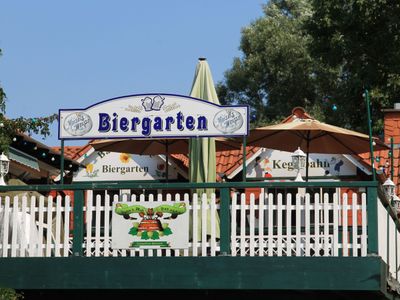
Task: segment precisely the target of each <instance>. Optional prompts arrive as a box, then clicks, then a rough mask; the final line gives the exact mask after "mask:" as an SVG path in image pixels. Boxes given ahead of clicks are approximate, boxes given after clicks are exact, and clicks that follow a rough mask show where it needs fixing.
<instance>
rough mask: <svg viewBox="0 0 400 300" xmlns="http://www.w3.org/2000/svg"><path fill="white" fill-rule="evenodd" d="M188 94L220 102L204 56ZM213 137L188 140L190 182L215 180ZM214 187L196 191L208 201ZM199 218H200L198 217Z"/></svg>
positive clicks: (197, 67)
mask: <svg viewBox="0 0 400 300" xmlns="http://www.w3.org/2000/svg"><path fill="white" fill-rule="evenodd" d="M190 96H191V97H194V98H198V99H202V100H206V101H209V102H212V103H215V104H220V103H219V100H218V96H217V92H216V91H215V87H214V82H213V79H212V75H211V71H210V67H209V66H208V63H207V61H206V59H205V58H199V62H198V64H197V66H196V72H195V76H194V80H193V84H192V89H191V92H190ZM215 153H216V151H215V139H214V138H192V139H191V140H190V142H189V160H190V162H189V179H190V181H191V182H215V181H216V172H217V170H216V158H215ZM214 192H215V191H214V189H197V190H196V193H197V194H198V195H199V197H202V194H203V193H206V194H207V199H208V201H210V197H211V194H212V193H214ZM199 220H200V218H199ZM216 224H217V226H216V230H215V232H216V235H217V237H219V232H220V230H219V218H218V214H217V215H216ZM199 227H200V226H199ZM210 227H211V226H210V214H209V213H208V214H207V234H210V232H211V228H210Z"/></svg>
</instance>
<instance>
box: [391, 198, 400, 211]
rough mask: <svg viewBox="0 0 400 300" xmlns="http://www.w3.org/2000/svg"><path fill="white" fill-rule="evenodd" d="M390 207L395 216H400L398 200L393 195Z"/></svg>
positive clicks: (399, 201)
mask: <svg viewBox="0 0 400 300" xmlns="http://www.w3.org/2000/svg"><path fill="white" fill-rule="evenodd" d="M392 206H393V208H394V209H395V210H396V214H397V215H399V214H400V198H399V197H398V196H397V195H396V194H395V195H393V200H392Z"/></svg>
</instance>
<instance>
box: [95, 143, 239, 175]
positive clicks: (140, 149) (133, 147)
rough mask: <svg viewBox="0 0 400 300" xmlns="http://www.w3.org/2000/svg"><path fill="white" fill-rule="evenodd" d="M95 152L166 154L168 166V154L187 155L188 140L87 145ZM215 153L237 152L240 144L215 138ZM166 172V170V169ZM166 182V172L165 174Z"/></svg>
mask: <svg viewBox="0 0 400 300" xmlns="http://www.w3.org/2000/svg"><path fill="white" fill-rule="evenodd" d="M89 144H90V145H91V146H92V147H93V148H94V149H95V150H96V151H110V152H124V153H131V154H139V155H157V154H166V162H167V165H168V154H188V153H189V139H188V138H169V139H155V138H154V139H152V138H143V139H105V140H94V141H92V142H90V143H89ZM216 147H217V151H227V150H238V149H240V147H241V146H240V143H238V142H236V141H234V140H229V139H224V138H216ZM166 170H168V168H167V169H166ZM166 179H167V180H168V171H167V172H166Z"/></svg>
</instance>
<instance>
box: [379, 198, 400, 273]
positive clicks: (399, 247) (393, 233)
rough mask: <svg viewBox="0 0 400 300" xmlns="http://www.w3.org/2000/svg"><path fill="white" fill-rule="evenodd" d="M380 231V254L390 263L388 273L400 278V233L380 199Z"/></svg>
mask: <svg viewBox="0 0 400 300" xmlns="http://www.w3.org/2000/svg"><path fill="white" fill-rule="evenodd" d="M378 232H379V234H378V254H379V256H381V257H382V259H383V261H384V262H386V263H387V265H388V270H387V271H388V275H390V276H392V277H393V278H395V277H397V278H400V272H399V269H400V267H399V264H400V242H399V241H400V233H399V231H398V230H397V228H396V224H395V222H394V220H393V219H392V218H391V217H390V216H389V214H388V212H387V208H385V207H384V206H383V205H382V203H381V201H378ZM396 272H398V274H396Z"/></svg>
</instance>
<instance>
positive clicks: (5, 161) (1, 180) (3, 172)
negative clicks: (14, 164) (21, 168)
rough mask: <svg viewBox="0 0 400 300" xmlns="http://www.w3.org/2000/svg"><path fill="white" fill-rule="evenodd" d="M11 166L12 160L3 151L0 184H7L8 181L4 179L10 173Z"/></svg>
mask: <svg viewBox="0 0 400 300" xmlns="http://www.w3.org/2000/svg"><path fill="white" fill-rule="evenodd" d="M9 166H10V160H9V159H8V157H7V156H6V155H5V154H4V153H2V154H1V155H0V185H6V182H5V181H4V176H6V175H7V174H8V169H9Z"/></svg>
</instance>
